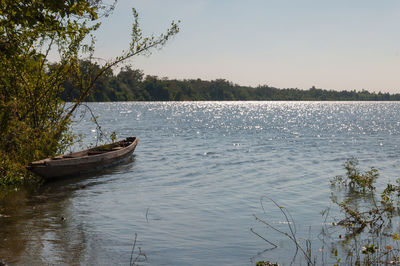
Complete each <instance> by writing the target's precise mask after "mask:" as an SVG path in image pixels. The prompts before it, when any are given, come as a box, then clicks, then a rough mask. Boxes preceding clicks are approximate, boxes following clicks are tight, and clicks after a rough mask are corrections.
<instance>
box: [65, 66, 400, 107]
mask: <svg viewBox="0 0 400 266" xmlns="http://www.w3.org/2000/svg"><path fill="white" fill-rule="evenodd" d="M88 63H90V62H86V61H84V62H80V64H81V68H87V67H88ZM90 67H92V68H94V69H95V68H99V66H97V65H96V64H92V65H91V66H90ZM71 80H72V79H69V81H67V82H66V83H65V84H64V87H65V88H66V90H65V92H64V93H63V95H62V97H63V99H64V100H66V101H71V100H73V99H76V97H77V94H79V92H78V91H77V88H76V86H74V85H73V84H72V82H71ZM85 100H86V101H92V102H107V101H246V100H257V101H258V100H263V101H275V100H284V101H386V100H400V94H394V95H390V94H382V93H369V92H368V91H365V90H363V91H361V92H356V91H327V90H322V89H316V88H315V87H312V88H310V89H309V90H300V89H293V88H292V89H277V88H274V87H269V86H265V85H264V86H258V87H256V88H254V87H248V86H239V85H237V84H233V83H232V82H229V81H227V80H225V79H216V80H211V81H206V80H201V79H189V80H171V79H168V78H159V77H156V76H149V75H147V76H145V75H144V73H143V72H142V71H141V70H137V69H131V68H130V67H125V68H123V69H122V70H121V71H120V72H119V73H118V74H117V75H114V74H113V73H112V72H111V71H109V72H108V73H107V74H106V75H104V76H103V77H102V79H101V80H98V81H97V83H96V85H95V88H94V94H92V95H90V96H89V97H88V98H86V99H85Z"/></svg>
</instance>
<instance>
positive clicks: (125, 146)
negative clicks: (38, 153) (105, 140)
mask: <svg viewBox="0 0 400 266" xmlns="http://www.w3.org/2000/svg"><path fill="white" fill-rule="evenodd" d="M138 142H139V139H138V138H136V137H128V138H126V139H123V140H120V141H117V142H114V143H111V144H106V145H102V146H98V147H94V148H91V149H87V150H83V151H78V152H73V153H69V154H65V155H61V156H57V157H53V158H47V159H43V160H40V161H35V162H31V163H30V164H29V166H28V167H27V168H28V170H30V171H32V172H34V173H36V174H38V175H39V176H42V177H44V178H45V179H46V180H49V179H53V178H59V177H66V176H76V175H81V174H86V173H90V172H95V171H98V170H101V169H103V168H106V167H110V166H113V165H116V164H118V163H121V162H122V161H124V160H126V159H128V158H129V155H131V154H132V152H133V151H134V150H135V148H136V145H137V144H138Z"/></svg>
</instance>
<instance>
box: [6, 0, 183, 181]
mask: <svg viewBox="0 0 400 266" xmlns="http://www.w3.org/2000/svg"><path fill="white" fill-rule="evenodd" d="M113 8H114V5H105V4H103V3H102V2H101V1H97V0H96V1H92V0H69V1H65V0H51V1H50V0H35V1H30V0H21V1H9V0H0V50H1V53H0V61H1V63H0V161H1V162H2V165H1V169H0V174H1V175H0V184H4V183H13V184H14V183H20V182H19V181H22V180H23V179H24V178H25V177H27V173H26V171H25V170H24V169H25V168H24V166H26V165H27V164H28V163H29V162H30V161H34V160H38V159H43V158H46V157H50V156H54V155H55V154H57V153H62V152H63V151H64V150H65V149H66V148H67V147H68V146H69V145H70V144H71V143H72V141H73V139H74V136H73V135H72V134H71V132H70V131H69V126H70V123H71V119H72V117H73V114H74V112H75V111H76V109H77V108H78V106H80V105H81V104H82V102H83V100H85V99H87V98H88V97H89V96H90V95H91V94H92V93H93V91H94V90H95V89H97V87H96V86H99V84H102V82H104V80H107V75H108V76H110V75H111V74H110V73H112V68H113V67H115V66H117V65H118V64H119V63H121V62H123V61H125V60H127V59H129V58H131V57H132V56H135V55H139V54H149V53H150V51H151V49H153V48H158V47H161V46H163V45H164V44H165V43H166V42H167V40H168V39H169V38H171V37H172V36H173V35H175V34H176V33H177V32H178V31H179V28H178V24H176V23H175V22H172V24H171V27H170V28H169V29H168V30H167V32H166V33H165V34H161V35H160V36H158V37H155V36H150V37H146V36H144V35H143V33H142V31H141V29H140V27H139V20H138V14H137V12H136V10H135V9H133V17H134V22H133V25H132V40H131V43H130V44H129V48H128V49H127V50H126V51H123V52H122V54H121V56H118V57H116V58H114V59H112V60H110V61H107V62H106V63H105V64H104V65H97V64H93V63H91V61H93V52H94V37H93V36H92V33H93V32H94V31H95V30H96V29H98V28H99V26H100V23H99V18H100V17H103V16H107V15H108V14H109V13H110V12H111V11H112V10H113ZM51 51H57V52H58V54H59V58H60V59H59V61H58V63H49V62H48V56H49V54H50V52H51ZM82 62H87V63H86V65H84V64H83V63H82ZM94 66H96V67H94ZM68 81H69V82H71V83H72V85H73V88H74V90H75V94H74V97H73V101H72V103H70V104H65V102H64V101H63V100H62V99H61V97H62V96H63V95H64V85H65V84H66V83H67V82H68Z"/></svg>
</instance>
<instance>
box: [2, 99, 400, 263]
mask: <svg viewBox="0 0 400 266" xmlns="http://www.w3.org/2000/svg"><path fill="white" fill-rule="evenodd" d="M90 106H91V107H92V109H93V111H94V112H95V113H96V114H97V115H99V122H100V123H101V125H102V128H103V130H104V131H105V132H108V133H109V132H112V131H116V132H117V133H118V136H119V137H120V138H123V137H127V136H132V135H133V136H137V137H139V138H140V143H139V145H138V147H137V149H136V151H135V154H134V156H133V157H132V159H131V160H130V161H129V162H128V163H125V164H123V165H120V166H117V167H115V168H112V169H108V170H106V171H104V172H102V173H100V174H98V175H91V176H86V177H76V178H73V179H70V180H67V181H62V182H54V183H50V184H48V185H46V186H44V187H43V188H42V191H40V192H39V193H34V195H33V196H30V197H27V198H25V197H23V196H21V195H19V194H18V193H17V195H16V196H15V198H14V199H13V201H12V202H16V203H15V205H16V206H18V207H15V206H7V208H4V207H3V209H0V214H1V216H0V240H1V241H0V258H4V259H5V260H6V261H7V262H8V263H11V264H27V265H28V264H29V265H35V264H36V265H37V264H60V263H65V264H85V265H114V264H121V265H126V264H129V260H130V254H131V249H132V245H133V241H134V235H135V233H137V236H138V238H137V244H136V245H137V246H139V247H141V249H142V251H143V252H144V253H146V256H147V262H143V263H142V264H144V265H146V264H148V265H251V264H252V263H253V264H254V262H255V261H257V260H261V259H271V258H272V259H277V258H282V257H287V255H285V254H287V251H288V250H292V249H293V246H291V245H290V243H289V242H288V241H287V240H283V239H281V237H279V236H277V235H274V234H271V233H270V231H267V230H266V229H265V227H264V226H263V225H262V224H260V223H258V222H257V221H255V219H254V216H253V214H255V215H257V216H259V217H263V218H265V219H268V221H270V222H273V223H275V224H278V225H279V224H281V223H282V222H284V219H283V218H282V217H281V216H280V215H279V210H277V208H275V207H273V206H272V205H271V204H266V206H265V207H266V209H265V211H266V214H265V213H263V211H262V209H261V206H260V198H261V197H262V196H265V195H266V196H268V197H271V198H273V199H274V200H276V201H277V202H278V203H279V204H280V205H282V206H285V207H286V208H287V209H288V210H289V211H290V212H291V214H292V216H293V217H295V220H296V224H297V227H298V232H299V234H300V235H302V234H304V235H306V234H307V232H308V231H309V230H310V231H312V232H318V230H320V226H321V223H322V221H323V220H322V218H321V215H320V211H322V210H323V209H324V208H326V207H327V206H329V193H330V187H329V179H330V178H332V177H334V176H336V175H339V174H344V170H343V167H342V165H343V163H344V162H345V160H346V159H347V158H351V157H356V158H358V159H359V161H360V164H361V167H363V168H366V167H367V166H368V167H369V166H376V167H377V168H378V169H379V171H380V173H381V175H382V180H381V181H379V182H380V184H383V183H384V182H386V181H388V180H389V178H390V179H391V180H393V179H394V178H396V177H397V176H396V175H397V166H398V162H399V160H398V158H399V155H400V151H399V147H398V139H399V135H400V103H396V102H389V103H388V102H386V103H377V102H368V103H367V102H168V103H167V102H155V103H136V102H135V103H133V102H128V103H94V104H90ZM74 132H76V133H78V134H79V133H82V134H84V135H86V136H87V138H86V139H85V140H84V141H85V143H86V144H88V143H95V142H96V139H95V137H96V133H95V125H93V123H92V122H90V118H89V117H85V118H83V120H82V121H81V122H80V123H77V124H74ZM283 226H285V225H283ZM310 226H311V228H312V229H310ZM250 228H253V229H254V230H255V231H257V232H258V233H260V234H262V235H263V236H266V237H269V239H271V240H273V241H275V242H276V243H278V244H279V246H280V247H283V248H280V249H278V250H276V251H274V252H273V253H268V252H266V253H262V251H263V250H264V249H266V248H268V247H269V245H268V244H267V243H265V242H264V241H262V240H261V239H260V238H258V237H256V236H255V235H254V234H252V233H251V232H250ZM312 238H313V237H312ZM313 241H314V243H315V249H318V247H319V246H318V245H319V244H318V240H317V239H314V238H313ZM285 248H286V251H285ZM136 250H137V249H136ZM259 253H260V254H259ZM289 262H290V260H289ZM286 263H287V262H286Z"/></svg>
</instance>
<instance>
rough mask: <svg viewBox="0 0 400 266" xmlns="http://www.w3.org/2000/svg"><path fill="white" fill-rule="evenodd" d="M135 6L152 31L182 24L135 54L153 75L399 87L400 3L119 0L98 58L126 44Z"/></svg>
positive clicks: (137, 62) (389, 89)
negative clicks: (159, 44)
mask: <svg viewBox="0 0 400 266" xmlns="http://www.w3.org/2000/svg"><path fill="white" fill-rule="evenodd" d="M132 7H135V8H136V9H137V10H138V12H139V16H140V22H141V25H142V28H143V30H144V32H145V33H149V34H151V33H154V34H158V33H161V32H163V31H164V30H165V29H167V27H168V26H169V24H170V22H171V20H181V21H182V22H181V32H180V33H179V34H178V35H177V36H176V37H174V38H173V39H172V40H171V41H170V42H169V43H168V44H167V45H166V47H164V48H163V49H162V50H160V51H155V52H154V53H153V54H152V55H151V56H150V57H143V56H142V57H137V58H134V59H133V60H132V61H131V63H132V66H133V67H134V68H139V69H143V70H144V72H145V74H150V75H157V76H159V77H169V78H177V79H185V78H201V79H206V80H210V79H216V78H224V79H227V80H230V81H232V82H234V83H238V84H241V85H251V86H257V85H259V84H261V85H263V84H267V85H270V86H274V87H278V88H287V87H291V88H292V87H297V88H301V89H308V88H310V87H311V86H316V87H320V88H324V89H338V90H342V89H348V90H350V89H356V90H361V89H367V90H370V91H382V92H391V93H400V1H398V0H385V1H377V0H374V1H372V0H335V1H333V0H330V1H328V0H292V1H289V0H275V1H272V0H247V1H244V0H242V1H239V0H134V1H132V0H119V1H118V4H117V7H116V10H115V11H114V13H113V14H112V15H111V16H110V17H108V18H107V19H106V20H105V21H104V22H103V25H102V28H101V29H100V30H99V31H98V33H97V39H98V41H97V56H99V57H102V58H110V57H111V56H116V55H118V54H119V52H120V51H121V50H122V49H124V48H126V47H127V45H128V42H129V37H130V26H131V24H132V14H131V8H132Z"/></svg>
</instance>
